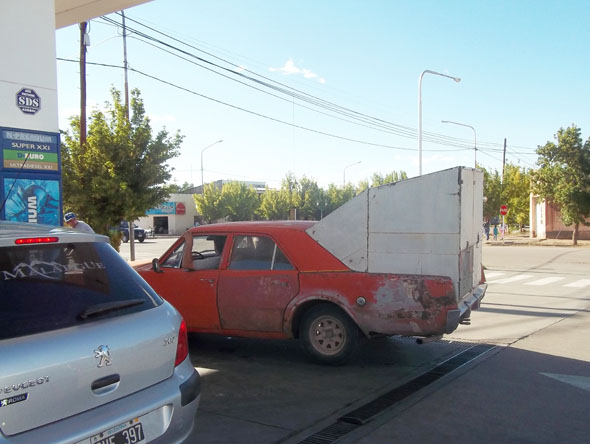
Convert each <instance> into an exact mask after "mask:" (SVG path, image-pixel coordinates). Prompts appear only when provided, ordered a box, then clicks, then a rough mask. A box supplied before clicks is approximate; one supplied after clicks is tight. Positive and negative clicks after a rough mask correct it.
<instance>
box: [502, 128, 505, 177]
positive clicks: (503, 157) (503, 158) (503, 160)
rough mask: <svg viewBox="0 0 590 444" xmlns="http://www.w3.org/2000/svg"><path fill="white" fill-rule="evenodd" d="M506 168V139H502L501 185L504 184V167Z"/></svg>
mask: <svg viewBox="0 0 590 444" xmlns="http://www.w3.org/2000/svg"><path fill="white" fill-rule="evenodd" d="M505 166H506V138H505V137H504V155H503V156H502V183H504V167H505Z"/></svg>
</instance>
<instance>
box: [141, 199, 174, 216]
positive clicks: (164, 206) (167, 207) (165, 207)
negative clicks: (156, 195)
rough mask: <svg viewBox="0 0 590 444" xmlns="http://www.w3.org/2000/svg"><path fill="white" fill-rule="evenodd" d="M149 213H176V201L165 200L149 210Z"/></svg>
mask: <svg viewBox="0 0 590 444" xmlns="http://www.w3.org/2000/svg"><path fill="white" fill-rule="evenodd" d="M146 214H147V215H154V214H155V215H158V214H176V202H164V203H161V204H160V205H158V206H157V207H156V208H152V209H150V210H147V212H146Z"/></svg>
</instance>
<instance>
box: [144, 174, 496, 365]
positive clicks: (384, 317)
mask: <svg viewBox="0 0 590 444" xmlns="http://www.w3.org/2000/svg"><path fill="white" fill-rule="evenodd" d="M482 218H483V174H482V172H481V171H478V170H473V169H468V168H460V167H458V168H453V169H450V170H445V171H441V172H438V173H433V174H428V175H425V176H421V177H418V178H413V179H408V180H404V181H401V182H397V183H394V184H389V185H383V186H380V187H377V188H371V189H369V190H366V191H364V192H362V193H361V194H359V195H358V196H356V197H355V198H354V199H352V200H351V201H349V202H347V203H346V204H344V205H343V206H342V207H340V208H338V209H337V210H336V211H334V212H333V213H331V214H329V215H328V216H327V217H326V218H324V219H322V220H321V221H318V222H313V221H278V222H277V221H266V222H262V221H261V222H234V223H221V224H212V225H201V226H199V227H195V228H191V229H189V230H188V231H186V232H185V233H184V234H183V235H182V236H180V238H179V239H178V240H177V241H176V242H175V243H174V244H173V245H172V246H171V247H170V248H169V249H168V251H166V252H165V253H164V254H163V255H162V256H161V257H160V258H159V259H154V260H153V261H152V264H151V265H149V264H143V265H137V266H136V269H137V271H138V272H139V273H140V275H141V276H143V277H144V279H145V280H146V281H147V282H148V283H149V284H150V285H151V286H152V287H153V288H154V289H155V290H156V291H157V292H158V293H159V294H160V295H161V296H162V297H163V298H165V299H166V300H168V301H169V302H170V303H171V304H172V305H173V306H175V307H176V309H177V310H178V311H179V312H180V313H181V314H182V315H183V317H184V319H185V320H186V323H187V328H188V330H189V331H191V332H201V333H214V334H221V335H224V336H242V337H252V338H274V339H277V338H282V339H288V338H296V339H299V340H300V341H301V343H302V345H303V348H304V350H305V351H306V352H307V353H308V355H309V356H310V357H311V358H312V359H313V360H315V361H318V362H321V363H325V364H342V363H344V362H346V361H347V360H349V359H351V358H352V357H353V356H354V355H355V353H356V351H357V350H358V349H359V347H360V345H361V344H362V341H361V339H362V338H363V337H364V338H373V337H378V336H384V335H385V336H393V335H401V336H413V337H417V339H418V340H419V342H427V341H430V340H435V339H438V338H440V337H441V336H442V335H443V334H448V333H451V332H453V331H454V330H455V329H456V328H457V327H458V326H459V324H461V323H465V324H468V323H469V322H468V321H469V316H470V314H471V310H474V309H477V308H478V307H479V305H480V302H481V300H482V298H483V296H484V294H485V290H486V287H487V285H486V284H485V279H484V274H483V271H482V264H481V257H482V255H481V253H482V251H481V250H482V242H483V239H482V236H481V230H480V226H481V222H482Z"/></svg>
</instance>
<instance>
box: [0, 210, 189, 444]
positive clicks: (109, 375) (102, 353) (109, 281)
mask: <svg viewBox="0 0 590 444" xmlns="http://www.w3.org/2000/svg"><path fill="white" fill-rule="evenodd" d="M0 325H2V328H1V329H0V357H1V358H0V444H5V443H6V444H8V443H11V444H13V443H51V444H57V443H63V444H65V443H68V444H74V443H75V444H91V443H92V444H95V443H144V442H145V443H147V442H149V443H151V444H155V443H161V444H170V443H193V442H195V441H194V440H195V414H196V411H197V406H198V404H199V400H200V380H199V374H198V373H197V372H196V371H195V369H194V367H193V365H192V363H191V361H190V358H189V355H188V340H187V333H186V324H185V322H184V320H183V319H182V317H181V316H180V315H179V313H178V312H177V311H176V310H175V309H174V308H173V307H172V306H171V305H170V304H169V303H168V302H165V301H164V300H163V299H162V298H160V296H158V295H157V294H156V292H155V291H154V290H153V289H152V288H151V287H150V286H149V285H148V284H147V283H146V282H145V281H144V280H143V279H142V278H141V277H140V276H139V275H138V274H137V273H136V272H135V271H134V270H133V269H132V268H131V267H130V266H129V265H128V264H127V263H126V262H125V261H124V260H123V259H122V258H121V256H120V255H119V254H118V253H117V252H116V251H115V250H114V249H113V248H112V247H111V246H110V244H109V242H108V238H107V237H105V236H101V235H96V234H88V233H84V232H80V231H77V230H72V229H69V228H63V227H52V226H44V225H38V224H26V223H12V222H0Z"/></svg>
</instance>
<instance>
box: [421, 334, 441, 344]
mask: <svg viewBox="0 0 590 444" xmlns="http://www.w3.org/2000/svg"><path fill="white" fill-rule="evenodd" d="M441 338H442V335H435V336H426V337H424V338H416V344H428V343H429V342H436V341H438V340H439V339H441Z"/></svg>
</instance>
